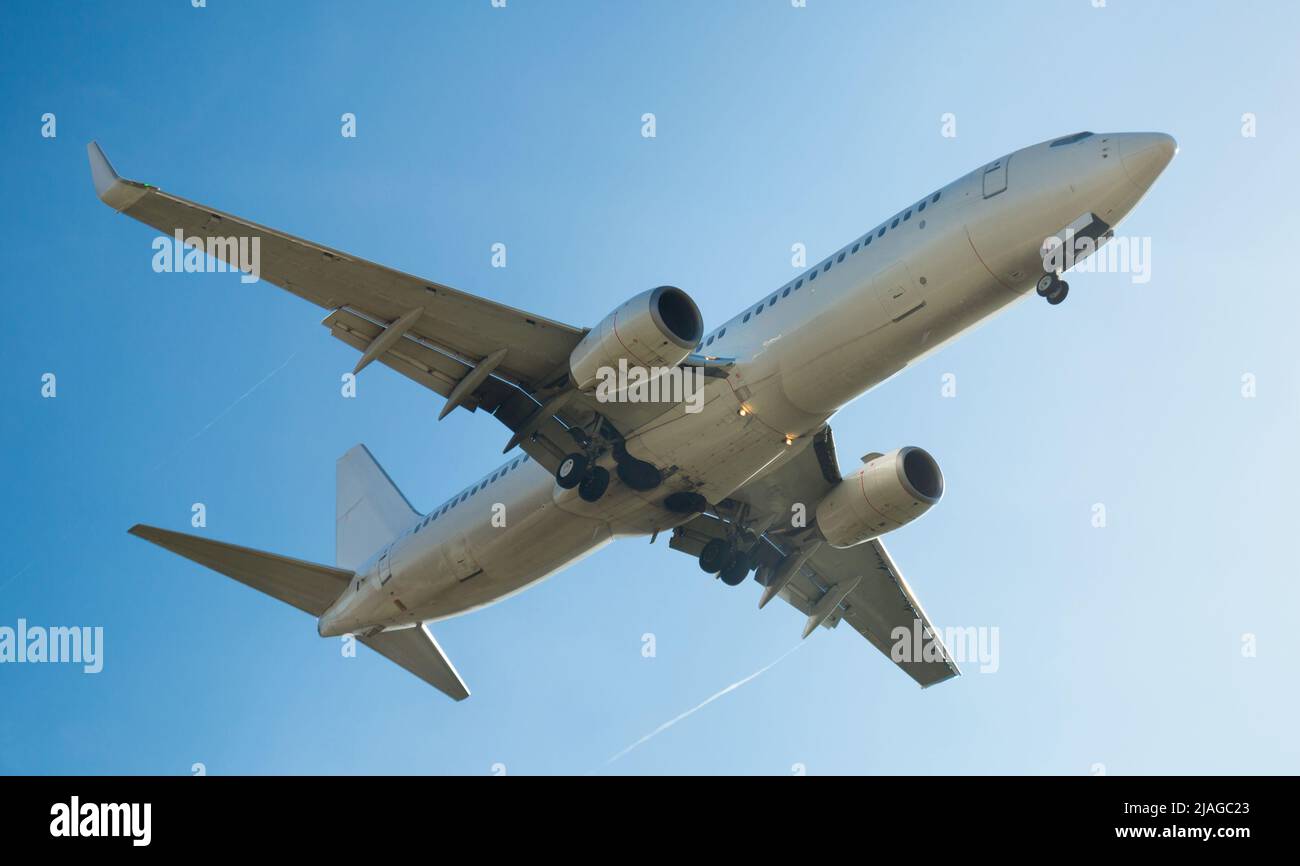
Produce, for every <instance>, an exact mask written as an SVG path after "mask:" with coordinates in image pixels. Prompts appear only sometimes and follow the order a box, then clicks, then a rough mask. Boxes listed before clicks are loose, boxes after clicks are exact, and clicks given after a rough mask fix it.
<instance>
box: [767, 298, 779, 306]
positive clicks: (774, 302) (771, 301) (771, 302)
mask: <svg viewBox="0 0 1300 866" xmlns="http://www.w3.org/2000/svg"><path fill="white" fill-rule="evenodd" d="M777 297H778V296H777V295H773V296H772V299H771V300H769V301H768V302H767V305H768V306H769V307H773V306H776V299H777Z"/></svg>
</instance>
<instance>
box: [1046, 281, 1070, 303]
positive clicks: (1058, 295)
mask: <svg viewBox="0 0 1300 866" xmlns="http://www.w3.org/2000/svg"><path fill="white" fill-rule="evenodd" d="M1068 294H1070V284H1069V283H1067V282H1066V281H1065V280H1057V282H1056V288H1055V289H1053V290H1052V291H1051V293H1050V294H1049V295H1048V296H1047V303H1049V304H1051V305H1052V306H1053V307H1055V306H1056V305H1057V304H1059V303H1061V301H1064V300H1065V296H1066V295H1068Z"/></svg>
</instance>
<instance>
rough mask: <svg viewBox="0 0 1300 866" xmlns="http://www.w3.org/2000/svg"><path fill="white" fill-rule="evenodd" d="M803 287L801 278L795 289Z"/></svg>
mask: <svg viewBox="0 0 1300 866" xmlns="http://www.w3.org/2000/svg"><path fill="white" fill-rule="evenodd" d="M802 287H803V280H800V281H799V282H797V283H795V284H794V290H795V291H796V292H797V291H799V289H801V288H802Z"/></svg>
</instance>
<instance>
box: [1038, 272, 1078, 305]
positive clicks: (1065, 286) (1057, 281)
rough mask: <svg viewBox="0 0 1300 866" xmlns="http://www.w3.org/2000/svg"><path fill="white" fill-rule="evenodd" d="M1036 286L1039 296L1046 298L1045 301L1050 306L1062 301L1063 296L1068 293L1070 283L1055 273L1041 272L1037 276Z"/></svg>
mask: <svg viewBox="0 0 1300 866" xmlns="http://www.w3.org/2000/svg"><path fill="white" fill-rule="evenodd" d="M1036 288H1037V290H1038V294H1039V296H1040V297H1044V298H1047V303H1049V304H1051V305H1052V306H1056V305H1057V304H1059V303H1061V301H1064V300H1065V296H1066V295H1068V294H1069V293H1070V284H1069V283H1067V282H1066V281H1065V280H1063V279H1061V278H1060V277H1058V276H1057V275H1056V274H1043V275H1042V276H1041V277H1039V278H1038V285H1037V287H1036Z"/></svg>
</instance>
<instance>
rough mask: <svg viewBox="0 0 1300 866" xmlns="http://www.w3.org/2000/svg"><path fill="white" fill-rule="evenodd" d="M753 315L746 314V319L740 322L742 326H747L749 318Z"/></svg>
mask: <svg viewBox="0 0 1300 866" xmlns="http://www.w3.org/2000/svg"><path fill="white" fill-rule="evenodd" d="M751 315H753V314H752V313H746V314H745V318H743V319H741V320H740V324H742V325H743V324H745V323H746V322H748V321H749V317H750V316H751Z"/></svg>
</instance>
